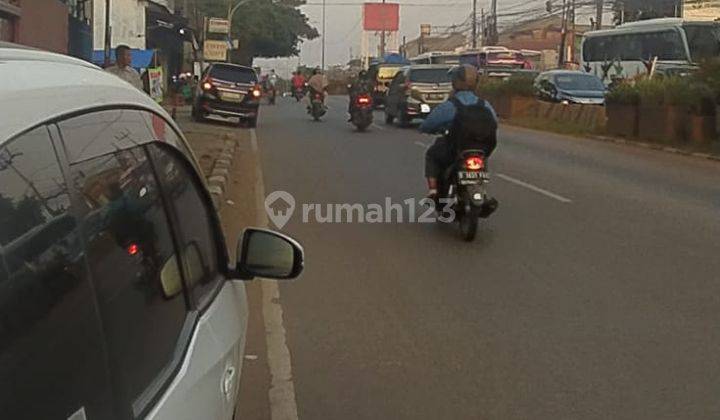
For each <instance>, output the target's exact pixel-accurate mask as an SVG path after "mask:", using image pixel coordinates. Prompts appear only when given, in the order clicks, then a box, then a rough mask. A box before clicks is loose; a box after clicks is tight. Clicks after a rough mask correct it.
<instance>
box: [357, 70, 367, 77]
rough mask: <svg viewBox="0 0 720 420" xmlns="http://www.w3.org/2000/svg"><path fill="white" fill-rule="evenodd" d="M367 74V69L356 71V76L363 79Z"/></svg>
mask: <svg viewBox="0 0 720 420" xmlns="http://www.w3.org/2000/svg"><path fill="white" fill-rule="evenodd" d="M367 75H368V72H367V70H360V73H358V77H359V78H360V79H365V78H366V77H367Z"/></svg>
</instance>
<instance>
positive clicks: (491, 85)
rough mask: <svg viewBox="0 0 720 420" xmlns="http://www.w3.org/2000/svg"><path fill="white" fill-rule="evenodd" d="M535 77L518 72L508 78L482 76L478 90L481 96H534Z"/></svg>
mask: <svg viewBox="0 0 720 420" xmlns="http://www.w3.org/2000/svg"><path fill="white" fill-rule="evenodd" d="M534 82H535V78H534V77H533V76H529V75H525V74H516V75H513V76H511V77H510V78H508V79H505V80H503V79H499V78H495V77H482V78H481V79H480V81H479V82H478V86H477V89H476V92H477V93H478V95H480V96H489V97H492V96H496V97H497V96H522V97H533V96H534V95H535V89H534V87H533V83H534Z"/></svg>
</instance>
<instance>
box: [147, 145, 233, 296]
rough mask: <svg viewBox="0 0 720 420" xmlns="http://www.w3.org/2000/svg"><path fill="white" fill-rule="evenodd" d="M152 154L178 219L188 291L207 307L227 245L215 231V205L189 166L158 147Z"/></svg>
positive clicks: (179, 239)
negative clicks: (222, 250) (220, 251)
mask: <svg viewBox="0 0 720 420" xmlns="http://www.w3.org/2000/svg"><path fill="white" fill-rule="evenodd" d="M150 153H151V155H152V158H153V161H154V163H155V166H156V168H157V172H158V176H159V177H160V182H161V183H162V185H163V188H164V190H165V193H166V194H167V195H168V196H169V197H170V201H171V202H172V205H173V207H174V211H175V213H176V214H177V217H178V235H179V238H178V241H179V242H180V246H181V248H182V249H183V258H182V261H183V263H184V268H185V270H186V271H185V272H186V276H187V283H188V287H189V288H191V289H192V294H193V295H194V297H195V299H196V301H197V302H198V303H199V304H200V305H204V304H205V303H206V298H207V297H209V296H211V295H212V294H211V292H212V291H213V290H214V288H215V286H216V285H217V282H218V263H217V262H218V246H219V245H221V246H222V245H223V241H222V238H220V237H219V234H217V233H216V230H215V229H214V227H213V220H214V219H213V216H212V214H213V212H214V210H213V209H212V208H211V205H212V204H211V203H209V202H207V201H206V199H205V196H204V195H203V194H201V193H200V189H201V188H204V187H203V186H202V185H200V184H199V183H198V182H196V180H197V177H196V176H195V175H194V173H193V172H192V168H191V167H190V166H189V164H188V162H184V161H183V160H182V158H181V157H180V156H179V155H177V154H176V153H173V152H171V151H169V150H166V149H165V148H163V147H161V146H160V145H157V144H155V145H151V146H150ZM216 235H218V236H216Z"/></svg>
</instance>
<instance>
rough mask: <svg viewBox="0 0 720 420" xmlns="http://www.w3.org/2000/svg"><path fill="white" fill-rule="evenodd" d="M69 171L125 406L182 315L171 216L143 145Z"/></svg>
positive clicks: (149, 375) (173, 337)
mask: <svg viewBox="0 0 720 420" xmlns="http://www.w3.org/2000/svg"><path fill="white" fill-rule="evenodd" d="M64 137H65V139H66V141H72V139H68V136H67V135H66V134H65V135H64ZM71 174H72V179H73V182H74V186H75V188H77V190H78V193H79V195H80V196H81V197H82V206H83V209H82V212H83V214H84V220H83V222H84V234H85V241H86V243H87V255H88V260H89V265H90V271H91V273H92V277H93V280H94V283H95V287H96V290H97V295H98V301H99V306H100V312H101V315H102V319H103V323H104V328H105V334H106V336H107V345H108V352H109V354H110V368H111V372H112V378H113V384H114V386H115V393H116V394H117V396H118V398H119V399H120V404H121V405H122V406H123V407H128V406H129V404H132V402H133V401H134V400H135V399H136V398H138V397H139V396H140V395H141V393H142V392H143V391H144V390H145V389H146V387H147V386H148V385H150V383H151V382H152V381H153V380H154V379H155V378H157V377H158V376H159V374H160V372H161V371H162V369H163V368H164V367H166V366H167V365H168V364H169V362H170V361H171V360H172V357H173V352H174V350H175V348H176V346H177V344H178V337H179V335H180V332H181V329H182V327H183V323H184V319H185V313H186V304H185V299H184V296H183V293H182V284H181V281H180V279H179V267H178V264H177V258H176V256H175V250H174V246H173V241H172V236H171V234H170V230H169V225H168V218H167V215H166V212H165V209H164V207H163V203H162V200H161V196H160V190H159V188H158V184H157V182H156V179H155V176H154V173H153V170H152V166H151V164H150V161H149V159H148V158H147V155H146V153H145V150H144V148H143V147H142V146H138V147H135V148H133V149H129V150H124V151H116V152H115V153H112V154H109V155H104V156H101V157H97V158H94V159H91V160H87V161H84V162H81V163H76V164H73V165H72V166H71ZM128 412H129V409H128Z"/></svg>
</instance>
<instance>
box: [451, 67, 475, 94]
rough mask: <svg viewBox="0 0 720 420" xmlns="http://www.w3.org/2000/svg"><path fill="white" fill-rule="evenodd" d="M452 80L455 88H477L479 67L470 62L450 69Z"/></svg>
mask: <svg viewBox="0 0 720 420" xmlns="http://www.w3.org/2000/svg"><path fill="white" fill-rule="evenodd" d="M449 73H450V80H451V81H452V85H453V89H455V90H475V87H476V86H477V82H478V72H477V69H476V68H475V67H473V66H471V65H469V64H462V65H460V66H457V67H453V68H452V69H450V72H449Z"/></svg>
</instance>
